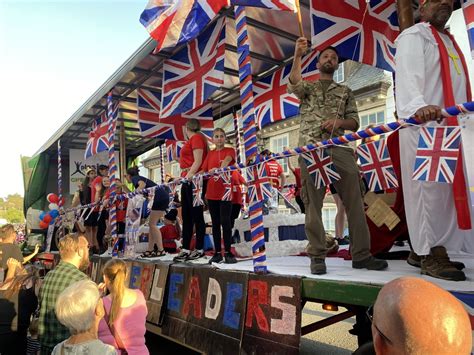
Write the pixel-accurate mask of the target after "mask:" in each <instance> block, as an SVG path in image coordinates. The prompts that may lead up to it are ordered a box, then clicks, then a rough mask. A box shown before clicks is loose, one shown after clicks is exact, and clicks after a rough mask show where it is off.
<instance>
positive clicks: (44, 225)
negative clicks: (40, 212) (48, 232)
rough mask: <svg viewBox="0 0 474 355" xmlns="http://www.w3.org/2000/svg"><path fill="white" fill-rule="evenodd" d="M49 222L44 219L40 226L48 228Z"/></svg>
mask: <svg viewBox="0 0 474 355" xmlns="http://www.w3.org/2000/svg"><path fill="white" fill-rule="evenodd" d="M48 224H49V223H46V222H44V221H41V222H40V223H39V227H40V228H41V229H46V228H48Z"/></svg>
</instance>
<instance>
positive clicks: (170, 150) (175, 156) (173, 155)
mask: <svg viewBox="0 0 474 355" xmlns="http://www.w3.org/2000/svg"><path fill="white" fill-rule="evenodd" d="M184 143H185V142H184V141H175V140H171V139H167V140H166V141H165V145H166V158H167V159H168V161H169V162H170V161H173V160H176V161H177V160H179V157H180V156H181V148H182V147H183V145H184Z"/></svg>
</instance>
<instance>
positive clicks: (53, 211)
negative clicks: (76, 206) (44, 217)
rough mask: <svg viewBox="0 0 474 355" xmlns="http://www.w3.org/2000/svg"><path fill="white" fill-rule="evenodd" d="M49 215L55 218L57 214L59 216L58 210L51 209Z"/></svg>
mask: <svg viewBox="0 0 474 355" xmlns="http://www.w3.org/2000/svg"><path fill="white" fill-rule="evenodd" d="M49 215H50V216H51V217H53V219H55V218H56V217H57V216H59V211H58V210H52V211H49Z"/></svg>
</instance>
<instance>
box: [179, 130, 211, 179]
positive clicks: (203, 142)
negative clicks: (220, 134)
mask: <svg viewBox="0 0 474 355" xmlns="http://www.w3.org/2000/svg"><path fill="white" fill-rule="evenodd" d="M194 149H202V150H203V153H202V161H203V163H204V160H205V159H206V156H207V138H206V137H205V136H204V134H202V133H196V134H193V136H192V137H191V138H190V139H189V140H188V141H187V142H186V143H184V145H183V148H182V149H181V155H180V158H179V167H180V168H181V169H189V168H190V167H191V166H192V165H193V163H194V155H193V150H194ZM201 169H202V164H201V168H200V169H199V170H201ZM186 174H187V171H183V172H182V173H181V177H185V176H186Z"/></svg>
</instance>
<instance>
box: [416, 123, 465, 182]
mask: <svg viewBox="0 0 474 355" xmlns="http://www.w3.org/2000/svg"><path fill="white" fill-rule="evenodd" d="M460 143H461V128H460V127H421V128H420V138H419V140H418V149H417V151H416V159H415V168H414V172H413V177H412V178H413V180H419V181H430V182H441V183H447V184H452V183H453V180H454V172H455V171H456V162H457V160H458V155H459V144H460Z"/></svg>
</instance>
